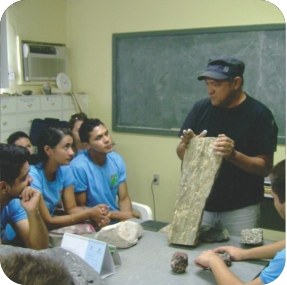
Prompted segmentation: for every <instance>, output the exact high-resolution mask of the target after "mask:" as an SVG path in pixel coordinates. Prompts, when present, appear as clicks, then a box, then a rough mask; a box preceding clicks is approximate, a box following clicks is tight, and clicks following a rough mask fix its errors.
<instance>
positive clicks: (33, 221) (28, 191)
mask: <svg viewBox="0 0 287 285" xmlns="http://www.w3.org/2000/svg"><path fill="white" fill-rule="evenodd" d="M41 197H42V195H41V193H40V192H38V191H36V190H34V189H32V188H31V187H26V188H25V189H24V191H23V192H22V194H21V198H22V201H21V204H22V206H23V208H24V209H25V211H26V212H27V217H28V219H25V220H21V221H19V222H16V223H15V229H16V231H17V233H18V234H19V236H20V238H21V240H22V241H23V242H24V244H25V245H26V246H27V247H29V248H33V249H44V248H47V247H48V246H49V237H48V230H47V227H46V225H45V223H44V221H43V219H42V217H41V214H40V211H39V203H40V200H41Z"/></svg>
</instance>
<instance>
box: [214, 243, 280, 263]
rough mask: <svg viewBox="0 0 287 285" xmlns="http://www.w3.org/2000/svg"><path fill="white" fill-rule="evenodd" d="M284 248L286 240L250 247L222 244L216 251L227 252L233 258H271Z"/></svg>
mask: <svg viewBox="0 0 287 285" xmlns="http://www.w3.org/2000/svg"><path fill="white" fill-rule="evenodd" d="M283 248H285V240H282V241H278V242H274V243H271V244H267V245H263V246H258V247H253V248H248V249H243V248H239V247H234V246H221V247H217V248H215V249H214V251H215V252H227V253H228V254H229V255H230V256H231V258H232V259H233V260H248V259H271V258H273V257H274V256H275V254H276V253H277V252H278V251H280V250H282V249H283Z"/></svg>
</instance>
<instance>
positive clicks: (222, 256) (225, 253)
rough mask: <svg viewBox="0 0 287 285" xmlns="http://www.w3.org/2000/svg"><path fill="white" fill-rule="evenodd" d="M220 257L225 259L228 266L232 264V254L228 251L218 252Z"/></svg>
mask: <svg viewBox="0 0 287 285" xmlns="http://www.w3.org/2000/svg"><path fill="white" fill-rule="evenodd" d="M218 255H219V257H220V258H221V259H222V260H223V261H224V263H225V264H226V266H228V267H230V266H231V265H232V261H231V256H230V255H229V253H227V252H220V253H218Z"/></svg>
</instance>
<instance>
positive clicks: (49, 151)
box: [44, 145, 52, 156]
mask: <svg viewBox="0 0 287 285" xmlns="http://www.w3.org/2000/svg"><path fill="white" fill-rule="evenodd" d="M51 150H52V149H51V148H50V147H49V146H48V145H44V151H45V153H46V154H47V156H50V153H51Z"/></svg>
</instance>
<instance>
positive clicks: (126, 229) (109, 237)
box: [94, 221, 143, 248]
mask: <svg viewBox="0 0 287 285" xmlns="http://www.w3.org/2000/svg"><path fill="white" fill-rule="evenodd" d="M142 231H143V228H142V226H141V225H139V224H138V223H136V222H133V221H124V222H119V223H117V224H114V225H109V226H106V227H104V228H102V229H101V230H100V231H99V232H97V233H96V234H95V235H94V238H95V239H97V240H100V241H104V242H106V243H108V244H111V245H114V246H116V247H118V248H128V247H131V246H133V245H135V244H136V243H137V242H138V239H139V238H140V237H141V236H142Z"/></svg>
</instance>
